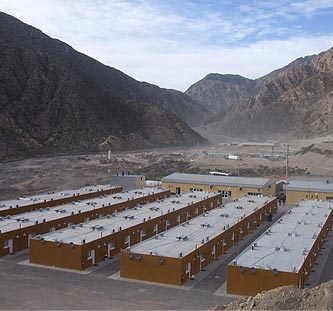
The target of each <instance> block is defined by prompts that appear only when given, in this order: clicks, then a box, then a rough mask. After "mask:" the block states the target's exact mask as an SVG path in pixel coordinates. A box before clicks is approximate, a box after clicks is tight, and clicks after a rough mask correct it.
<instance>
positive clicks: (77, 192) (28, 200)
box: [0, 185, 122, 216]
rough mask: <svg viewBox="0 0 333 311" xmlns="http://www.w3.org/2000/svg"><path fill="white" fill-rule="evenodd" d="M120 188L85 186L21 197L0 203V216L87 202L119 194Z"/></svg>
mask: <svg viewBox="0 0 333 311" xmlns="http://www.w3.org/2000/svg"><path fill="white" fill-rule="evenodd" d="M121 191H122V187H120V186H110V185H98V186H86V187H81V188H76V189H71V190H64V191H59V192H48V193H42V194H38V195H34V196H21V197H18V198H16V199H14V200H3V201H0V216H8V215H17V214H22V213H26V212H31V211H35V210H37V209H40V208H46V207H53V206H57V205H61V204H66V203H70V202H75V201H79V200H87V199H91V198H94V197H98V196H100V195H109V194H113V193H116V192H121Z"/></svg>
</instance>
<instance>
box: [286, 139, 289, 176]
mask: <svg viewBox="0 0 333 311" xmlns="http://www.w3.org/2000/svg"><path fill="white" fill-rule="evenodd" d="M288 168H289V144H287V156H286V179H288Z"/></svg>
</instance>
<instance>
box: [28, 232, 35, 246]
mask: <svg viewBox="0 0 333 311" xmlns="http://www.w3.org/2000/svg"><path fill="white" fill-rule="evenodd" d="M34 236H36V233H29V234H28V247H30V239H31V238H33V237H34Z"/></svg>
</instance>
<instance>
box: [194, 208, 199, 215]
mask: <svg viewBox="0 0 333 311" xmlns="http://www.w3.org/2000/svg"><path fill="white" fill-rule="evenodd" d="M195 214H196V215H199V208H198V207H197V208H196V209H195Z"/></svg>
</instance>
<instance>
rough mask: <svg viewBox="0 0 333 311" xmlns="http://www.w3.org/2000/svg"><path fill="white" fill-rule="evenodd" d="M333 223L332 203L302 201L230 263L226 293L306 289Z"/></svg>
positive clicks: (248, 293) (250, 293)
mask: <svg viewBox="0 0 333 311" xmlns="http://www.w3.org/2000/svg"><path fill="white" fill-rule="evenodd" d="M332 224H333V203H332V202H329V201H313V200H312V201H311V200H310V201H309V200H308V201H301V202H300V203H299V204H297V205H296V206H295V207H293V208H292V209H291V210H290V211H289V212H288V213H286V214H284V215H283V216H282V217H281V218H280V219H279V220H278V221H277V222H275V224H274V225H273V226H271V228H269V229H268V230H267V231H266V232H265V233H264V234H263V235H261V236H260V237H259V238H258V239H257V240H256V241H255V242H254V243H252V244H251V245H249V246H248V247H247V248H246V249H245V250H244V251H243V252H242V253H241V254H240V255H239V256H237V257H236V258H235V259H233V260H232V261H231V262H230V264H229V265H228V268H227V293H229V294H237V295H251V296H254V295H256V294H257V293H259V292H261V291H263V290H270V289H273V288H276V287H279V286H285V285H295V286H298V287H300V288H303V287H304V285H305V283H306V280H307V278H308V277H309V274H310V272H311V268H312V266H313V265H314V263H315V261H316V259H317V257H318V255H319V253H320V250H321V247H322V245H323V243H324V240H325V238H326V237H327V234H328V232H329V230H330V228H331V226H332Z"/></svg>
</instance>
